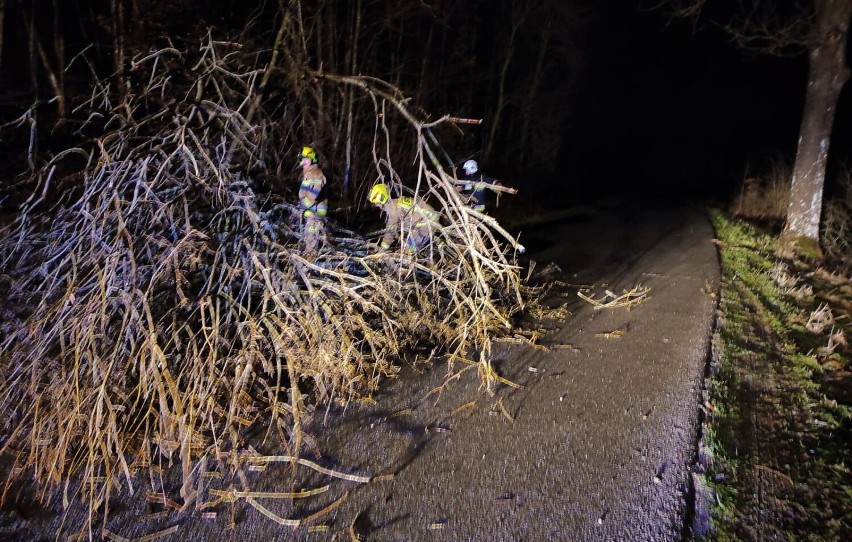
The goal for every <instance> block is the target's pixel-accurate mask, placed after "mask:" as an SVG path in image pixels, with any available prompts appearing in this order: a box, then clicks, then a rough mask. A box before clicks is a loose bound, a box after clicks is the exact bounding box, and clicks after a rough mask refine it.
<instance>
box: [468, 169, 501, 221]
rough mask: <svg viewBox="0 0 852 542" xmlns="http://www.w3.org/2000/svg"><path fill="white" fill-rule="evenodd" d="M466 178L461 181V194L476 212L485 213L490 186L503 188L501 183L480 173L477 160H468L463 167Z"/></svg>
mask: <svg viewBox="0 0 852 542" xmlns="http://www.w3.org/2000/svg"><path fill="white" fill-rule="evenodd" d="M462 169H463V170H464V176H462V178H461V179H459V180H460V181H461V182H460V183H459V185H458V186H459V192H461V194H462V195H463V196H466V197H467V198H468V199H467V202H468V204H469V205H470V207H471V208H472V209H473V210H474V211H479V212H480V213H484V212H485V200H486V193H485V191H486V190H487V189H488V186H490V185H493V186H503V185H502V184H501V183H500V181H498V180H497V179H493V178H491V177H489V176H488V175H485V174H483V173H480V171H479V164H477V163H476V160H468V161H467V162H465V163H464V164H463V165H462Z"/></svg>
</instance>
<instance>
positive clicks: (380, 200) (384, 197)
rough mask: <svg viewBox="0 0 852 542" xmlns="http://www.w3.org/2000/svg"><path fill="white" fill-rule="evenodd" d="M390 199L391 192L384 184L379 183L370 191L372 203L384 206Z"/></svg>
mask: <svg viewBox="0 0 852 542" xmlns="http://www.w3.org/2000/svg"><path fill="white" fill-rule="evenodd" d="M389 199H390V192H388V187H387V185H385V184H384V183H377V184H375V185H373V188H371V189H370V203H376V204H378V205H384V204H385V203H387V202H388V200H389Z"/></svg>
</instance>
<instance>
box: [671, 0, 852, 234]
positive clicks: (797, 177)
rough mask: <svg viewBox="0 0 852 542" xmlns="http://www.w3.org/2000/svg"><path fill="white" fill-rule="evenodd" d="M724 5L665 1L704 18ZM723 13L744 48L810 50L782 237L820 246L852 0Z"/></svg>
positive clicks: (747, 4)
mask: <svg viewBox="0 0 852 542" xmlns="http://www.w3.org/2000/svg"><path fill="white" fill-rule="evenodd" d="M718 4H719V2H715V1H711V0H670V1H667V2H664V4H663V5H665V6H667V7H668V8H670V9H673V12H674V13H675V14H676V15H678V16H681V17H688V18H692V19H693V20H698V19H699V17H702V16H703V15H704V14H706V13H707V12H709V11H710V10H711V9H713V8H715V7H716V6H717V5H718ZM710 17H711V18H712V17H714V15H712V14H711V15H710ZM721 17H722V18H723V19H725V20H719V21H717V22H719V23H721V24H722V26H723V28H724V29H725V30H726V31H727V32H728V33H729V34H730V35H731V37H732V39H733V41H734V42H735V43H737V44H738V45H739V46H740V47H742V48H744V49H748V50H752V51H756V52H761V53H768V54H774V55H786V54H790V53H794V52H798V51H801V50H806V51H807V53H808V61H809V69H808V86H807V94H806V97H805V107H804V112H803V114H802V122H801V127H800V129H799V144H798V150H797V152H796V162H795V165H794V166H793V180H792V185H791V188H790V201H789V204H788V207H787V222H786V225H785V227H784V233H783V235H782V239H783V240H784V241H785V244H786V245H789V244H791V243H796V244H803V246H809V247H811V248H814V249H816V248H818V246H819V245H818V243H819V225H820V215H821V212H822V196H823V188H824V186H825V171H826V163H827V159H828V150H829V144H830V140H831V127H832V124H833V123H834V114H835V109H836V105H837V99H838V97H839V96H840V91H841V90H842V89H843V86H844V85H845V84H846V81H847V80H848V79H849V68H848V67H847V65H846V40H847V33H848V30H849V20H850V17H852V0H812V1H811V2H805V3H804V4H800V3H790V4H789V5H784V8H782V5H781V4H780V3H774V2H761V1H760V0H743V1H742V2H740V3H739V12H737V13H735V14H733V15H722V16H721Z"/></svg>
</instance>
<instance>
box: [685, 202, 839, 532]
mask: <svg viewBox="0 0 852 542" xmlns="http://www.w3.org/2000/svg"><path fill="white" fill-rule="evenodd" d="M712 219H713V223H714V227H715V229H716V236H717V239H718V244H719V247H720V254H721V262H722V274H723V275H722V276H723V280H722V292H721V305H720V317H719V322H718V325H717V331H716V334H715V336H714V344H713V348H714V355H713V363H712V366H711V375H710V377H709V378H708V384H707V385H708V395H707V399H708V400H707V403H706V404H705V405H704V406H705V409H706V413H707V417H706V420H705V423H704V427H703V438H702V442H701V444H700V448H699V462H700V465H701V467H702V470H703V473H702V475H701V480H700V483H701V484H702V485H703V486H704V487H706V488H707V489H709V490H710V494H711V495H712V502H713V505H712V507H711V511H710V517H711V519H712V529H711V530H709V531H708V532H705V533H700V532H699V533H698V535H697V537H698V538H700V539H702V540H797V541H799V540H820V541H828V540H848V539H849V536H850V533H852V472H850V452H849V448H848V443H849V442H850V429H852V401H850V397H852V373H850V363H849V361H850V348H849V344H848V340H847V338H848V337H849V336H850V330H851V329H852V282H850V280H849V277H848V276H843V275H841V274H838V273H836V272H835V273H832V272H831V271H830V270H828V269H824V268H822V267H820V266H818V265H816V264H813V263H806V262H802V261H788V260H780V259H779V258H778V257H776V256H775V254H776V246H775V237H774V236H773V235H771V234H770V233H767V232H764V231H761V230H760V229H758V228H756V227H753V226H750V225H748V224H746V223H744V222H741V221H738V220H735V219H731V218H730V217H728V216H726V215H725V214H723V213H720V212H713V213H712Z"/></svg>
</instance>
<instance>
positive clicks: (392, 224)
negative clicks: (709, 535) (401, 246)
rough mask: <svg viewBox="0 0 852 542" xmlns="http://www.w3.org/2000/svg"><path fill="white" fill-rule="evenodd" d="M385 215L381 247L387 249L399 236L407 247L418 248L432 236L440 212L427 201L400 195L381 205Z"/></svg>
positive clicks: (436, 226)
mask: <svg viewBox="0 0 852 542" xmlns="http://www.w3.org/2000/svg"><path fill="white" fill-rule="evenodd" d="M382 211H384V213H385V214H386V215H387V220H386V222H385V226H386V227H387V229H388V231H387V232H385V235H384V237H383V238H382V244H381V246H382V248H383V249H385V250H387V249H389V248H390V247H391V245H392V244H393V242H394V240H395V239H397V238H400V239H402V240H403V242H404V243H405V245H406V247H407V248H409V249H418V248H420V247H422V246H423V245H425V244H426V243H427V242H428V241H429V239H430V238H431V237H432V232H433V231H435V230H436V229H437V228H439V227H440V214H439V213H438V211H436V210H435V209H433V208H432V206H431V205H429V204H428V203H426V202H424V201H422V200H419V199H418V200H417V202H416V203H415V202H414V198H410V197H401V198H397V199H392V200H390V201H388V202H387V203H386V204H384V205H382Z"/></svg>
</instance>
